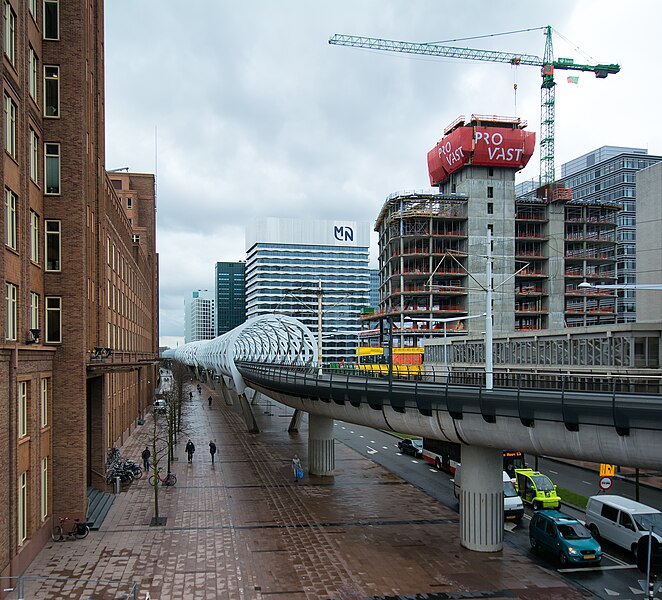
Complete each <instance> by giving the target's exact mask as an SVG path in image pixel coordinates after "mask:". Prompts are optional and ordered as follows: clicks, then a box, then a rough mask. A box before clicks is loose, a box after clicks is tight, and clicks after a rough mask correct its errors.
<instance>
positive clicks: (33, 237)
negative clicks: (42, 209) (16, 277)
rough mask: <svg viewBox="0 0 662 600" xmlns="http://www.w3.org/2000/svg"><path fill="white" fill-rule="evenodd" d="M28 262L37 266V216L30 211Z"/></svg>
mask: <svg viewBox="0 0 662 600" xmlns="http://www.w3.org/2000/svg"><path fill="white" fill-rule="evenodd" d="M30 260H31V261H32V262H34V263H37V264H39V215H38V214H37V213H36V212H34V211H33V210H31V211H30Z"/></svg>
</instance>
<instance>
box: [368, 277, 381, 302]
mask: <svg viewBox="0 0 662 600" xmlns="http://www.w3.org/2000/svg"><path fill="white" fill-rule="evenodd" d="M368 306H371V307H372V308H375V309H377V308H379V269H370V302H369V304H368Z"/></svg>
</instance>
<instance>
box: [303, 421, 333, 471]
mask: <svg viewBox="0 0 662 600" xmlns="http://www.w3.org/2000/svg"><path fill="white" fill-rule="evenodd" d="M334 442H335V440H334V437H333V419H331V418H329V417H320V416H319V415H313V414H310V413H309V414H308V470H309V471H310V472H311V473H312V474H313V475H333V470H334V469H335V468H336V454H335V447H334Z"/></svg>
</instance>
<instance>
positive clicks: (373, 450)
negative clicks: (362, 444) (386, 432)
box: [366, 446, 379, 454]
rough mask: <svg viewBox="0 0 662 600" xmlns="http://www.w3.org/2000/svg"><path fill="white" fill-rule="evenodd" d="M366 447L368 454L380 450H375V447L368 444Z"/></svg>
mask: <svg viewBox="0 0 662 600" xmlns="http://www.w3.org/2000/svg"><path fill="white" fill-rule="evenodd" d="M366 448H367V449H368V454H377V452H379V450H375V449H374V448H371V447H370V446H366Z"/></svg>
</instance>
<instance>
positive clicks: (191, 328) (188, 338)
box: [184, 290, 216, 344]
mask: <svg viewBox="0 0 662 600" xmlns="http://www.w3.org/2000/svg"><path fill="white" fill-rule="evenodd" d="M215 296H216V294H215V292H213V291H211V292H210V291H208V290H195V291H193V292H191V295H190V296H189V297H187V298H186V299H185V300H184V342H185V343H186V344H188V343H189V342H198V341H200V340H211V339H214V338H215V337H216V298H215Z"/></svg>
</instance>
